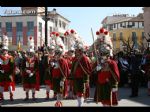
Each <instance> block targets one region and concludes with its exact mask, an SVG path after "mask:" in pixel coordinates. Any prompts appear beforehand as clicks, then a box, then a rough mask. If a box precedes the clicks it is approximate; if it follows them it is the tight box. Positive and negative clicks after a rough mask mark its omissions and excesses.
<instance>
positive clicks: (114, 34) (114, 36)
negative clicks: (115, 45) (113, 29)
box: [113, 33, 116, 41]
mask: <svg viewBox="0 0 150 112" xmlns="http://www.w3.org/2000/svg"><path fill="white" fill-rule="evenodd" d="M113 40H114V41H116V33H113Z"/></svg>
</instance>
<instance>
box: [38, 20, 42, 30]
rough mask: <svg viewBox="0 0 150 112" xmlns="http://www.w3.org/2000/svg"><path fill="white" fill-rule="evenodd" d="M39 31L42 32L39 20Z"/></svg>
mask: <svg viewBox="0 0 150 112" xmlns="http://www.w3.org/2000/svg"><path fill="white" fill-rule="evenodd" d="M39 32H42V23H41V22H39Z"/></svg>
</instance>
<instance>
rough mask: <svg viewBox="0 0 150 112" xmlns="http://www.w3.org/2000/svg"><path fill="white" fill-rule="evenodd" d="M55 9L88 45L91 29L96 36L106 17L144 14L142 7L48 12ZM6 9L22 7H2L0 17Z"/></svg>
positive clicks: (82, 8) (77, 8)
mask: <svg viewBox="0 0 150 112" xmlns="http://www.w3.org/2000/svg"><path fill="white" fill-rule="evenodd" d="M53 8H56V10H57V12H58V13H59V14H61V15H62V16H64V17H65V18H67V19H68V20H70V21H71V23H70V25H69V28H70V29H74V30H75V31H76V32H77V33H78V34H79V35H80V36H81V37H83V40H84V41H85V42H86V43H87V44H88V45H91V44H92V43H93V40H92V35H91V28H92V29H93V32H94V35H95V32H96V31H97V30H99V28H100V27H101V21H102V20H103V19H104V18H105V17H106V16H111V15H113V14H129V15H137V14H138V13H142V12H143V10H142V7H48V10H49V11H51V10H52V9H53ZM6 9H12V10H20V7H0V15H3V14H4V11H5V10H6ZM95 38H96V35H95Z"/></svg>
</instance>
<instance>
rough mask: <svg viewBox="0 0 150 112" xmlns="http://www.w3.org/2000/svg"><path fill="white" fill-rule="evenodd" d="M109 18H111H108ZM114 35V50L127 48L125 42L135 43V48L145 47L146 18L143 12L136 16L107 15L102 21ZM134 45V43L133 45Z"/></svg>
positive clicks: (111, 34) (112, 35)
mask: <svg viewBox="0 0 150 112" xmlns="http://www.w3.org/2000/svg"><path fill="white" fill-rule="evenodd" d="M107 18H109V19H108V20H107ZM102 25H103V27H105V28H106V29H107V30H108V31H109V32H110V36H111V37H112V41H113V47H114V52H119V51H123V50H124V49H126V48H125V47H126V46H125V43H127V41H128V42H130V44H133V43H134V45H133V48H134V49H142V48H143V39H144V19H143V14H139V15H137V16H136V17H135V16H129V15H126V14H123V15H114V16H112V17H111V16H109V17H106V18H105V19H104V20H103V21H102ZM131 46H132V45H131Z"/></svg>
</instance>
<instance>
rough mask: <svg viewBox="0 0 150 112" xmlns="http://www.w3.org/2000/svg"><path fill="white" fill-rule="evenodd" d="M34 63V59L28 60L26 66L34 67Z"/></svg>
mask: <svg viewBox="0 0 150 112" xmlns="http://www.w3.org/2000/svg"><path fill="white" fill-rule="evenodd" d="M34 64H35V62H34V61H33V59H31V61H26V67H29V68H33V67H34Z"/></svg>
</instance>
